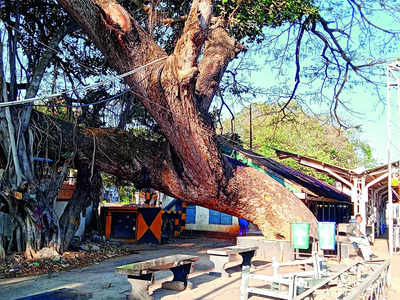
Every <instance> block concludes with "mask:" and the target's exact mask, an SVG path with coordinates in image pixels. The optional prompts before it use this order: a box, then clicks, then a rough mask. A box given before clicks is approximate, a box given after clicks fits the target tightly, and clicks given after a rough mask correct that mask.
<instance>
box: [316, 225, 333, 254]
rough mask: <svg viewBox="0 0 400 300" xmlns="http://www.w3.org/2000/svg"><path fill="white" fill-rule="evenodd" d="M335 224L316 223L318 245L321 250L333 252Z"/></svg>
mask: <svg viewBox="0 0 400 300" xmlns="http://www.w3.org/2000/svg"><path fill="white" fill-rule="evenodd" d="M335 236H336V223H335V222H318V244H319V248H320V249H322V250H335V246H336V240H335Z"/></svg>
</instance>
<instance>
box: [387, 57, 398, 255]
mask: <svg viewBox="0 0 400 300" xmlns="http://www.w3.org/2000/svg"><path fill="white" fill-rule="evenodd" d="M394 65H395V64H394ZM392 70H393V64H389V65H387V66H386V106H387V107H386V112H387V134H388V138H387V151H388V203H387V209H386V211H387V213H388V216H387V219H388V223H389V224H387V225H388V227H389V228H388V229H389V230H388V244H389V254H390V255H393V205H392V203H393V194H392V161H391V160H392V131H391V114H392V111H391V100H390V93H391V90H390V88H391V86H397V83H398V81H397V82H396V83H394V82H391V77H392V76H393V75H394V74H393V72H392ZM398 88H399V87H398Z"/></svg>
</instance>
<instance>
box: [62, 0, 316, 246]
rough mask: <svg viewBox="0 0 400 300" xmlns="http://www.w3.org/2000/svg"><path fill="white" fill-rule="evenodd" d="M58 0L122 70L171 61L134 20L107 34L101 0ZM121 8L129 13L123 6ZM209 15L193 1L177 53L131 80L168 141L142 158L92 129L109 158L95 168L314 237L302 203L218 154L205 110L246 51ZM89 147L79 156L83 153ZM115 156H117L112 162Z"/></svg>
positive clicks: (282, 231) (123, 142) (266, 226)
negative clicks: (306, 229)
mask: <svg viewBox="0 0 400 300" xmlns="http://www.w3.org/2000/svg"><path fill="white" fill-rule="evenodd" d="M60 2H61V4H62V5H63V6H64V7H65V8H66V10H67V11H68V12H69V13H70V14H71V15H72V16H73V17H74V18H75V20H76V22H77V23H78V24H79V25H80V26H81V27H82V28H83V29H84V30H85V31H86V32H87V34H88V35H89V37H90V38H91V39H92V40H93V41H94V43H95V44H96V45H97V47H98V48H99V49H100V50H101V51H102V52H103V54H104V55H105V56H106V57H107V58H108V60H109V63H110V64H111V65H112V66H114V68H115V69H116V70H117V71H118V72H120V73H124V72H127V71H130V70H133V69H135V68H137V67H139V66H142V65H144V64H147V63H150V62H152V61H154V60H155V59H160V58H162V57H166V53H165V52H164V51H163V50H162V49H161V48H160V47H159V46H158V45H157V44H156V43H155V42H154V40H153V39H152V37H151V36H150V35H149V34H148V33H146V32H145V31H144V30H143V29H142V28H140V27H139V25H138V24H137V23H136V22H135V21H134V20H133V19H132V20H133V21H132V26H131V27H129V26H127V27H126V28H127V30H126V31H125V32H122V33H121V31H120V30H119V31H118V30H110V29H109V28H110V27H109V24H106V23H105V21H104V18H102V17H101V15H102V13H101V10H103V14H104V13H107V12H105V11H104V9H103V8H102V5H104V4H102V3H103V1H90V0H60ZM95 2H96V3H95ZM110 3H111V4H112V3H114V4H115V1H114V0H110V1H108V4H110ZM95 4H97V6H96V5H95ZM118 9H119V10H121V13H123V14H127V12H126V11H124V9H123V8H122V7H119V8H118ZM211 13H212V3H211V1H209V0H194V1H193V4H192V8H191V11H190V13H189V15H188V18H187V21H186V23H185V27H184V30H183V33H182V36H181V37H180V39H179V40H178V42H177V44H176V47H175V50H174V52H173V53H172V54H171V55H170V56H169V57H168V58H166V59H165V61H164V62H160V63H158V64H153V65H151V66H149V67H147V68H145V69H143V70H141V71H138V72H136V73H134V74H132V75H131V76H129V77H127V78H126V83H127V84H128V85H129V86H130V87H131V88H132V89H133V91H134V93H135V94H136V95H137V96H138V98H139V99H140V100H141V101H142V103H143V105H144V106H145V107H146V108H147V110H148V111H149V112H150V113H151V115H152V116H153V118H154V119H155V120H156V122H157V123H158V125H159V126H160V127H161V130H162V132H163V134H164V135H165V137H166V139H167V140H168V143H165V144H154V143H153V145H149V143H148V142H147V143H145V144H146V145H148V146H150V147H152V148H147V147H146V148H145V149H146V151H148V152H146V151H144V152H138V151H137V149H138V148H139V149H140V148H142V146H137V144H134V142H133V141H135V140H137V138H134V137H132V136H130V135H129V134H127V133H123V132H118V131H112V130H88V131H86V132H85V133H84V134H86V135H87V136H89V137H92V138H94V137H95V138H96V145H97V147H99V148H100V149H102V150H101V151H97V152H96V153H99V152H103V153H107V155H106V157H104V159H100V157H97V158H96V164H97V166H98V167H99V168H100V169H102V170H107V171H108V172H110V173H115V174H118V175H119V176H120V177H122V178H124V179H128V180H131V181H133V182H134V183H136V184H138V185H140V184H142V185H145V186H151V187H154V188H156V189H158V190H161V191H163V192H166V193H167V194H169V195H173V196H175V197H177V198H180V199H185V200H186V201H189V202H192V203H194V204H198V205H201V206H204V207H208V208H212V209H217V210H220V211H223V212H226V213H230V214H232V215H235V216H239V217H242V218H245V219H248V220H249V221H251V222H253V223H254V224H256V225H258V226H259V228H260V229H261V230H262V231H263V233H264V235H265V236H267V237H268V238H277V237H282V238H286V239H287V238H289V223H290V222H291V221H309V222H312V225H313V226H312V228H313V229H312V230H313V234H315V224H316V219H315V217H314V216H313V215H312V213H311V212H310V211H309V210H308V209H307V207H306V206H305V205H304V204H303V203H302V202H301V201H300V200H299V199H298V198H296V197H295V196H294V195H293V194H292V193H290V192H289V191H288V190H286V189H285V188H284V187H283V186H281V185H280V184H279V183H277V182H276V181H274V180H273V179H272V178H270V177H268V176H267V175H265V174H262V173H260V172H257V171H256V170H253V169H251V168H249V167H243V166H236V167H235V166H233V165H231V164H230V163H229V162H228V161H227V160H225V159H224V157H223V156H222V154H221V153H220V151H219V147H218V143H217V138H216V135H215V131H214V129H213V128H212V125H211V122H210V120H209V119H208V117H207V115H206V112H207V109H208V107H209V105H210V103H211V100H212V98H213V96H214V94H215V90H216V89H217V87H218V79H219V78H220V77H221V75H222V73H223V72H224V70H225V68H226V65H227V64H228V63H229V61H230V60H231V59H233V58H234V56H235V55H236V54H237V53H238V52H240V51H241V50H242V49H243V47H240V45H238V44H237V43H236V42H235V41H234V40H232V39H230V38H229V36H228V35H227V33H226V31H225V29H224V22H223V20H220V21H218V22H217V23H215V24H210V20H211V17H212V14H211ZM121 25H122V24H121ZM124 25H125V24H124ZM120 27H122V26H120ZM217 41H223V44H224V45H226V47H221V46H219V47H218V46H217ZM203 46H205V51H204V52H202V49H203ZM223 49H225V51H221V50H223ZM217 51H218V53H216V52H217ZM220 51H221V52H220ZM200 54H202V57H201V59H200V62H198V61H199V57H200ZM216 54H218V55H216ZM199 72H200V73H199ZM196 91H197V92H196ZM143 148H144V147H143ZM85 149H90V148H85ZM85 149H83V148H81V151H82V152H83V153H84V152H85ZM149 149H151V150H150V151H149ZM140 150H144V149H140ZM124 151H125V152H126V153H127V154H123V153H124ZM121 154H122V155H121ZM110 155H111V156H114V155H115V157H114V158H115V160H114V159H113V158H110Z"/></svg>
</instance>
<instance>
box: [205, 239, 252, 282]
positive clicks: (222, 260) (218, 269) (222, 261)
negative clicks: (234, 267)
mask: <svg viewBox="0 0 400 300" xmlns="http://www.w3.org/2000/svg"><path fill="white" fill-rule="evenodd" d="M257 249H258V247H257V246H251V247H246V246H231V247H224V248H217V249H210V250H207V254H208V255H209V256H210V260H211V261H212V262H213V263H214V271H213V272H210V273H209V274H210V275H213V276H222V277H230V274H229V273H228V272H226V269H225V265H226V264H227V263H228V262H231V261H233V257H234V256H235V254H239V255H240V256H242V258H243V262H242V269H243V267H244V266H248V267H249V269H250V263H251V259H252V258H253V256H254V253H255V251H256V250H257Z"/></svg>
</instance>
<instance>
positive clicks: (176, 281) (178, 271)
mask: <svg viewBox="0 0 400 300" xmlns="http://www.w3.org/2000/svg"><path fill="white" fill-rule="evenodd" d="M191 267H192V264H184V265H182V266H178V267H174V268H171V269H170V270H171V271H172V273H173V274H174V278H173V279H172V281H166V282H163V283H162V288H163V289H168V290H174V291H183V290H184V289H186V287H188V286H189V284H188V280H187V277H188V275H189V273H190V269H191Z"/></svg>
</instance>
